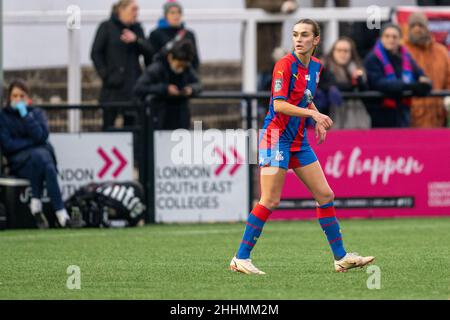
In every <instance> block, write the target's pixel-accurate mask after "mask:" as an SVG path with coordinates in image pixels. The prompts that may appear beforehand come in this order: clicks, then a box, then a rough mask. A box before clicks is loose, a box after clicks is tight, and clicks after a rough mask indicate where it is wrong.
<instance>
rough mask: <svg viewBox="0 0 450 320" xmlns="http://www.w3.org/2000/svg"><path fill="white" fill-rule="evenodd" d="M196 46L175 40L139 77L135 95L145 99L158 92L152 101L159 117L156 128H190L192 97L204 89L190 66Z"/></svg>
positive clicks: (186, 41)
mask: <svg viewBox="0 0 450 320" xmlns="http://www.w3.org/2000/svg"><path fill="white" fill-rule="evenodd" d="M193 60H194V46H193V44H192V42H191V41H190V40H189V39H183V40H181V41H174V42H173V43H172V44H170V45H169V46H168V52H167V53H160V54H158V56H156V57H155V60H154V61H153V63H152V64H151V65H150V66H148V67H147V69H146V70H145V72H144V74H143V75H142V76H141V77H140V78H139V80H138V82H137V84H136V86H135V88H134V93H135V96H136V97H137V98H138V99H139V100H141V101H145V99H146V98H147V96H148V95H155V97H154V98H153V100H152V102H151V106H152V108H153V109H154V110H155V112H156V114H157V118H158V122H157V125H156V129H159V130H174V129H189V128H190V123H191V117H190V113H189V107H188V103H189V97H191V96H193V95H196V94H198V93H199V92H200V91H201V85H200V82H199V80H198V78H197V76H196V74H195V71H194V69H193V68H192V66H191V63H192V61H193Z"/></svg>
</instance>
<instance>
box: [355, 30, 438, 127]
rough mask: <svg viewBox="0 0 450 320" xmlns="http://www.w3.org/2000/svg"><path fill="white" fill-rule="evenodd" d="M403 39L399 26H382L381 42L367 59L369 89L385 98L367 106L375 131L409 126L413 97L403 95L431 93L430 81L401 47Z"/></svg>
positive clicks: (379, 41)
mask: <svg viewBox="0 0 450 320" xmlns="http://www.w3.org/2000/svg"><path fill="white" fill-rule="evenodd" d="M401 37H402V32H401V30H400V28H399V27H398V26H397V25H395V24H391V23H389V24H385V25H383V27H382V28H381V39H380V40H378V42H377V44H376V45H375V48H374V49H373V51H372V52H371V53H369V55H368V56H367V57H366V59H365V60H364V67H365V68H366V71H367V78H368V83H369V88H370V89H371V90H376V91H381V92H383V93H384V94H385V95H386V97H385V98H384V99H383V100H382V101H380V100H379V99H375V100H371V102H370V103H366V106H367V107H368V112H369V114H370V117H371V120H372V127H373V128H379V127H409V126H410V123H411V114H410V107H411V98H410V97H404V96H403V93H404V92H405V91H412V93H413V94H414V95H416V96H425V95H427V94H428V93H429V92H430V91H431V80H430V79H428V78H427V77H426V76H425V75H424V73H423V71H422V69H420V68H419V67H418V66H417V64H416V62H415V61H414V59H413V58H412V57H411V55H410V54H409V52H408V50H407V49H406V47H404V46H402V45H401V44H400V40H401Z"/></svg>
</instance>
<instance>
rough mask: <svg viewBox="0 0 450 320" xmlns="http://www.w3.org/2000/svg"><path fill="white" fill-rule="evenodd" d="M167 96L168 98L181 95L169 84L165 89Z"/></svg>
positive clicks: (175, 87) (176, 88)
mask: <svg viewBox="0 0 450 320" xmlns="http://www.w3.org/2000/svg"><path fill="white" fill-rule="evenodd" d="M167 94H168V95H169V96H175V97H176V96H179V95H180V94H181V92H180V90H179V89H178V87H177V86H176V85H174V84H169V86H168V87H167Z"/></svg>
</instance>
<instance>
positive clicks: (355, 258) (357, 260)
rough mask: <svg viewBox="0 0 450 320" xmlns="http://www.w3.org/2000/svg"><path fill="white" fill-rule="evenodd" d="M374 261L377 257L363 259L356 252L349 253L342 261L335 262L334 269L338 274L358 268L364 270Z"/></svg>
mask: <svg viewBox="0 0 450 320" xmlns="http://www.w3.org/2000/svg"><path fill="white" fill-rule="evenodd" d="M373 260H375V257H372V256H368V257H362V256H360V255H358V254H357V253H356V252H354V253H347V254H346V255H345V256H344V257H343V258H342V259H341V260H335V261H334V269H335V270H336V271H337V272H346V271H347V270H349V269H353V268H357V267H360V268H362V267H364V266H365V265H367V264H369V263H371V262H373Z"/></svg>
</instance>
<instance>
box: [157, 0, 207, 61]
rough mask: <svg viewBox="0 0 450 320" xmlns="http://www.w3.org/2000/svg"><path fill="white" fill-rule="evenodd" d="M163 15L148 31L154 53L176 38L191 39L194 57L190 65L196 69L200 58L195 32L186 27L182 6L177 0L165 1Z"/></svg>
mask: <svg viewBox="0 0 450 320" xmlns="http://www.w3.org/2000/svg"><path fill="white" fill-rule="evenodd" d="M163 10H164V17H163V18H161V19H160V20H159V22H158V26H157V27H156V29H154V30H153V31H151V32H150V35H149V37H148V42H149V43H150V45H151V46H152V48H153V49H154V55H156V54H157V53H158V52H159V51H161V50H162V49H164V46H165V45H166V44H167V43H169V42H170V41H172V40H174V39H176V40H177V41H179V40H181V39H189V40H191V42H192V44H193V46H194V58H193V60H192V66H193V67H194V69H195V70H198V68H199V66H200V58H199V56H198V50H197V43H196V39H195V34H194V32H192V31H191V30H188V29H186V27H185V23H184V22H183V21H182V19H183V7H182V6H181V4H180V3H179V2H177V1H173V0H172V1H167V2H166V3H165V4H164V6H163Z"/></svg>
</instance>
